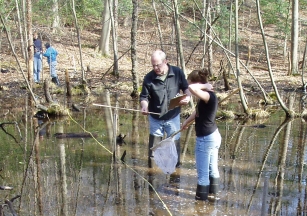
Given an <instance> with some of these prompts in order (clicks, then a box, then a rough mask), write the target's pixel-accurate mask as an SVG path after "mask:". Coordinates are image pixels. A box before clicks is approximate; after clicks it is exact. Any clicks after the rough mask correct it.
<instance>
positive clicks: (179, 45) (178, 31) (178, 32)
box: [172, 0, 186, 75]
mask: <svg viewBox="0 0 307 216" xmlns="http://www.w3.org/2000/svg"><path fill="white" fill-rule="evenodd" d="M172 3H173V7H174V24H175V30H176V40H177V52H178V54H179V59H180V66H181V68H182V70H183V72H184V74H185V75H186V69H185V62H184V55H183V48H182V41H181V29H180V23H179V11H178V3H177V0H172Z"/></svg>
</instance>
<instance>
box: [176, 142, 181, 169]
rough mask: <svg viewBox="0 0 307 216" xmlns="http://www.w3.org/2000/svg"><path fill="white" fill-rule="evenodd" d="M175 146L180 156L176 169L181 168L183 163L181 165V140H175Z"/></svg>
mask: <svg viewBox="0 0 307 216" xmlns="http://www.w3.org/2000/svg"><path fill="white" fill-rule="evenodd" d="M174 142H175V145H176V150H177V155H178V161H177V164H176V167H177V168H179V167H180V165H181V163H180V154H181V152H180V139H178V140H175V141H174Z"/></svg>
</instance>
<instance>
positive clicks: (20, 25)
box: [15, 0, 27, 59]
mask: <svg viewBox="0 0 307 216" xmlns="http://www.w3.org/2000/svg"><path fill="white" fill-rule="evenodd" d="M15 5H16V11H17V19H18V29H19V35H20V47H21V52H22V56H23V58H24V59H26V55H27V53H26V50H25V46H24V44H25V43H24V41H23V39H24V35H23V31H22V22H21V19H20V10H19V4H18V0H15Z"/></svg>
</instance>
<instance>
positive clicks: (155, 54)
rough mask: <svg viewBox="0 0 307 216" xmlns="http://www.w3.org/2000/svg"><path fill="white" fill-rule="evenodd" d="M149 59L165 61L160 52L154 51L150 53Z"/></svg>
mask: <svg viewBox="0 0 307 216" xmlns="http://www.w3.org/2000/svg"><path fill="white" fill-rule="evenodd" d="M151 59H155V60H161V61H163V60H165V59H166V54H165V52H163V51H162V50H156V51H154V52H153V53H152V55H151Z"/></svg>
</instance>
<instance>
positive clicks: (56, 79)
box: [51, 77, 60, 86]
mask: <svg viewBox="0 0 307 216" xmlns="http://www.w3.org/2000/svg"><path fill="white" fill-rule="evenodd" d="M51 81H52V82H53V83H54V84H56V85H57V86H59V85H60V81H59V78H58V77H52V79H51Z"/></svg>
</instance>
